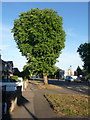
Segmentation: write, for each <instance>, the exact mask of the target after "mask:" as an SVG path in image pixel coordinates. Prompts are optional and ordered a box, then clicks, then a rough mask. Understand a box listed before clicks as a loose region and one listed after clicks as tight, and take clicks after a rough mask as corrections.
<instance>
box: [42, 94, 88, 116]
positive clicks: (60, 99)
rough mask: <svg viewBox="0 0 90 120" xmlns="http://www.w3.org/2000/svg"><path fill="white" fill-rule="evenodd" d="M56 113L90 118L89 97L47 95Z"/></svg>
mask: <svg viewBox="0 0 90 120" xmlns="http://www.w3.org/2000/svg"><path fill="white" fill-rule="evenodd" d="M44 96H45V98H46V99H47V100H48V102H49V103H50V106H51V107H52V108H53V109H54V111H55V112H57V113H59V114H60V115H74V116H77V115H78V116H88V115H89V116H90V113H89V111H88V109H89V106H88V96H86V95H80V94H79V95H78V94H73V95H72V94H45V95H44Z"/></svg>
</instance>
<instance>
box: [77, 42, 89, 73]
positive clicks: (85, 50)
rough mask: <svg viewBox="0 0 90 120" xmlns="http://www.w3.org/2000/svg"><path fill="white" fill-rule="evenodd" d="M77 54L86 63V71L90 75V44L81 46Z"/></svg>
mask: <svg viewBox="0 0 90 120" xmlns="http://www.w3.org/2000/svg"><path fill="white" fill-rule="evenodd" d="M77 52H79V55H80V57H81V59H82V61H83V62H84V69H86V70H87V71H88V73H90V43H84V44H81V45H80V46H79V48H78V50H77Z"/></svg>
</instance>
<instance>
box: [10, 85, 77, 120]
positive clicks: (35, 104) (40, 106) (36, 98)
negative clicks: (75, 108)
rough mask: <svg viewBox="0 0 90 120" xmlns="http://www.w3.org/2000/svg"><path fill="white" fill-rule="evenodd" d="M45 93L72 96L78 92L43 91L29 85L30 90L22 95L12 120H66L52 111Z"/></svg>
mask: <svg viewBox="0 0 90 120" xmlns="http://www.w3.org/2000/svg"><path fill="white" fill-rule="evenodd" d="M45 93H48V94H52V93H55V94H56V93H57V94H72V93H76V92H73V91H71V90H67V89H57V90H55V89H54V90H48V89H44V90H43V89H42V90H41V89H38V88H37V87H36V85H34V84H31V83H29V85H28V88H27V89H26V90H25V91H24V92H23V93H22V98H21V100H20V101H19V103H18V106H17V107H16V108H15V110H14V111H13V112H12V113H11V114H10V118H11V120H27V119H28V120H44V118H47V119H48V118H49V120H50V118H51V120H55V119H56V120H60V119H61V118H64V117H62V116H61V115H58V114H56V113H55V112H54V111H53V110H52V109H51V107H50V105H49V103H48V101H47V100H46V99H45V97H44V96H43V95H44V94H45ZM15 118H17V119H15ZM20 118H21V119H20ZM66 119H67V118H66ZM67 120H68V119H67Z"/></svg>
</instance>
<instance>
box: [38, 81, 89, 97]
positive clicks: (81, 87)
mask: <svg viewBox="0 0 90 120" xmlns="http://www.w3.org/2000/svg"><path fill="white" fill-rule="evenodd" d="M38 80H40V79H38ZM40 81H43V80H40ZM48 83H49V84H53V85H57V86H60V87H64V88H67V89H70V90H73V91H76V92H79V93H82V94H85V95H90V92H89V91H90V90H89V89H90V88H89V85H90V84H88V83H86V82H82V83H79V82H78V83H77V82H66V81H64V80H59V81H56V80H49V81H48Z"/></svg>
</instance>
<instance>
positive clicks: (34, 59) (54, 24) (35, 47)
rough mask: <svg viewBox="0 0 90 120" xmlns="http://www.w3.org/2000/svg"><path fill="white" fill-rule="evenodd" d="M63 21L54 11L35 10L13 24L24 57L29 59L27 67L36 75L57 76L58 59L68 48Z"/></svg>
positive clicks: (15, 36)
mask: <svg viewBox="0 0 90 120" xmlns="http://www.w3.org/2000/svg"><path fill="white" fill-rule="evenodd" d="M62 25H63V23H62V17H61V16H59V15H58V13H57V12H56V11H54V10H53V9H42V10H40V9H38V8H34V9H31V10H30V11H27V12H23V13H21V14H20V15H19V19H16V20H15V21H14V27H13V29H12V32H13V33H14V39H15V41H16V43H17V46H18V48H19V49H20V52H21V53H22V55H24V56H26V58H27V60H28V66H29V67H30V69H33V72H34V73H36V74H43V77H44V83H45V84H47V83H48V79H47V75H48V74H49V73H52V72H54V65H55V63H56V61H57V60H56V59H57V58H58V57H59V55H60V54H61V50H62V49H63V48H64V47H65V44H64V42H65V31H64V30H63V26H62Z"/></svg>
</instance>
